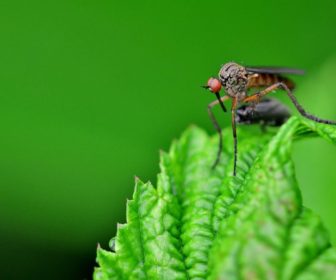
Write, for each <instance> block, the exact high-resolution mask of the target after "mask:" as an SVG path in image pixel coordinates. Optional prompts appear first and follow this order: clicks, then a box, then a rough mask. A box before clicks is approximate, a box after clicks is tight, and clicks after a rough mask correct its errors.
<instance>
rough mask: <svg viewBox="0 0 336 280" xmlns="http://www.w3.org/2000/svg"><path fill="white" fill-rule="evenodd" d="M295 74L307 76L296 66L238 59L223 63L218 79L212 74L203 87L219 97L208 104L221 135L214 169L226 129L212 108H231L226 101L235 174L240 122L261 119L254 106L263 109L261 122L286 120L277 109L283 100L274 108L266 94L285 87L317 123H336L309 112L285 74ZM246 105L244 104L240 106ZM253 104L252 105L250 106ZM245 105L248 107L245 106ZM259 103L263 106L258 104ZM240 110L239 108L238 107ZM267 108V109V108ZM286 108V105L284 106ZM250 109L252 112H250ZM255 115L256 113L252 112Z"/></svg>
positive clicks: (294, 102)
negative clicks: (246, 62)
mask: <svg viewBox="0 0 336 280" xmlns="http://www.w3.org/2000/svg"><path fill="white" fill-rule="evenodd" d="M286 74H293V75H303V74H304V71H303V70H300V69H292V68H282V67H244V66H242V65H239V64H237V63H235V62H229V63H226V64H224V65H223V66H222V68H221V69H220V70H219V73H218V79H217V78H213V77H211V78H210V79H209V80H208V83H207V85H205V86H203V88H205V89H208V90H209V91H210V92H212V93H213V94H215V96H216V98H217V100H215V101H213V102H211V103H210V104H209V105H208V113H209V117H210V119H211V121H212V123H213V125H214V127H215V129H216V130H217V132H218V134H219V146H218V151H217V156H216V160H215V161H214V164H213V166H212V168H215V167H216V166H217V164H218V163H219V161H220V156H221V152H222V146H223V139H222V129H221V127H220V125H219V123H218V121H217V119H216V117H215V115H214V113H213V111H212V109H213V107H214V106H216V105H218V104H219V105H220V106H221V108H222V110H223V111H224V112H227V109H226V107H225V105H224V102H225V101H227V100H229V99H231V100H232V104H231V123H232V134H233V140H234V141H233V143H234V147H233V149H234V166H233V176H236V173H237V153H238V147H237V132H236V123H244V122H245V123H246V121H247V122H250V123H256V122H257V120H258V117H257V116H253V113H252V111H253V108H255V109H256V108H259V111H260V110H261V111H260V112H259V115H260V117H259V121H266V122H267V121H268V120H269V119H273V120H275V121H276V120H277V119H278V120H280V123H281V122H282V121H283V118H284V117H286V116H285V113H284V111H282V112H279V114H278V113H276V111H273V110H275V109H276V108H278V109H279V108H280V107H279V102H276V103H274V102H273V104H274V105H276V106H275V107H274V108H273V109H272V108H271V105H272V103H271V104H270V103H268V105H267V103H266V102H265V101H264V99H263V98H264V97H265V96H266V95H267V94H269V93H271V92H273V91H275V90H279V89H281V90H284V91H285V92H286V93H287V95H288V97H289V98H290V100H291V101H292V103H293V104H294V106H295V107H296V109H297V110H298V111H299V113H300V114H301V115H302V116H304V117H305V118H308V119H310V120H313V121H315V122H319V123H325V124H333V125H335V124H336V122H335V121H331V120H326V119H321V118H319V117H316V116H314V115H312V114H310V113H308V112H307V111H306V110H305V109H304V108H303V107H302V106H301V105H300V104H299V102H298V101H297V99H296V97H295V96H294V94H293V93H292V91H293V89H294V87H295V84H294V82H293V81H292V80H290V79H289V78H287V77H284V76H283V75H286ZM222 87H223V88H224V90H225V92H226V95H223V96H222V97H221V96H220V94H219V92H220V90H221V89H222ZM251 89H258V91H257V92H255V93H250V92H249V91H250V90H251ZM241 104H243V106H240V105H241ZM246 104H250V105H251V106H247V105H246ZM244 106H245V107H244ZM258 106H259V107H258ZM260 106H266V108H267V110H266V111H265V110H263V109H261V108H262V107H260ZM237 109H238V110H237ZM264 109H265V108H264ZM282 109H283V108H282ZM247 111H250V112H249V113H247ZM244 113H247V115H248V117H247V119H245V121H244V116H243V115H244ZM251 114H252V115H251Z"/></svg>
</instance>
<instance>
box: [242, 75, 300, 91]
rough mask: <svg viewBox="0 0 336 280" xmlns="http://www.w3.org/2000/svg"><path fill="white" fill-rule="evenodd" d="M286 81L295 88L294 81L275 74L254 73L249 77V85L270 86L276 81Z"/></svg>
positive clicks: (250, 86) (288, 85)
mask: <svg viewBox="0 0 336 280" xmlns="http://www.w3.org/2000/svg"><path fill="white" fill-rule="evenodd" d="M279 82H282V83H285V84H286V86H287V87H288V88H289V89H294V87H295V85H294V83H293V82H292V81H291V80H290V79H288V78H285V77H282V76H279V75H273V74H254V75H252V76H251V77H250V78H249V81H248V84H247V87H248V88H252V87H268V86H271V85H273V84H275V83H279Z"/></svg>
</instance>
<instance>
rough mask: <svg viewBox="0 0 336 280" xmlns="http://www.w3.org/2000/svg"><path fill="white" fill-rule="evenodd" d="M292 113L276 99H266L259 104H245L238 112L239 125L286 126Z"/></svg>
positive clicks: (237, 121) (237, 120)
mask: <svg viewBox="0 0 336 280" xmlns="http://www.w3.org/2000/svg"><path fill="white" fill-rule="evenodd" d="M290 116H291V113H290V111H289V109H288V108H287V107H286V106H285V105H284V104H282V103H281V102H279V101H278V100H276V99H274V98H264V99H262V100H260V102H259V103H257V104H252V105H250V104H243V105H241V106H239V107H238V109H237V111H236V123H237V124H246V125H249V124H260V125H261V126H262V128H264V127H265V126H280V125H282V124H284V123H285V122H286V121H287V120H288V119H289V117H290Z"/></svg>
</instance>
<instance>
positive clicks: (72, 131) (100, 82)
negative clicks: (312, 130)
mask: <svg viewBox="0 0 336 280" xmlns="http://www.w3.org/2000/svg"><path fill="white" fill-rule="evenodd" d="M335 12H336V2H335V1H324V0H321V1H318V2H315V1H292V0H286V1H274V2H271V1H202V2H201V1H199V2H196V1H191V0H189V1H149V0H147V1H132V2H130V1H113V0H110V1H103V0H97V1H87V0H82V1H79V0H77V1H74V0H67V1H65V0H59V1H42V0H41V1H37V0H32V1H6V0H4V1H1V2H0V30H1V33H0V34H1V44H0V65H1V66H0V131H1V136H0V221H1V223H0V250H1V255H0V258H1V259H0V263H1V267H0V278H2V279H23V278H24V279H90V278H91V274H92V269H93V266H94V264H95V263H94V259H95V250H96V244H97V243H98V242H99V243H101V245H102V246H103V247H105V248H106V247H107V246H108V245H107V244H108V240H109V238H110V237H112V236H113V235H114V234H115V230H116V223H117V222H124V221H125V202H126V198H130V197H131V194H132V190H133V180H134V179H133V177H134V175H137V176H139V177H141V178H142V179H143V180H151V181H152V182H155V181H156V174H157V172H158V171H159V169H158V159H159V149H164V150H167V149H168V147H169V144H170V142H171V140H172V139H173V138H176V137H178V136H179V135H180V134H181V132H182V131H183V130H184V129H185V128H186V127H187V126H188V125H189V124H191V123H194V124H197V125H198V126H201V127H203V128H205V129H206V130H208V131H209V132H210V133H213V128H212V125H211V123H210V121H209V119H208V116H207V113H206V105H207V104H208V103H209V102H210V101H212V100H213V96H211V95H210V94H205V92H204V90H202V89H201V88H200V85H202V84H204V83H205V82H206V80H207V78H208V77H209V76H210V75H216V74H217V72H218V70H219V67H220V65H221V64H223V63H225V62H228V61H231V60H233V61H236V62H239V63H242V64H248V65H281V66H295V67H300V68H304V69H306V70H307V71H308V72H307V75H306V76H305V77H300V78H299V79H297V82H298V90H297V96H298V98H299V100H300V101H302V103H303V105H304V106H305V107H306V108H307V109H308V111H311V112H314V113H316V114H317V115H319V116H321V117H325V118H333V119H336V110H335V104H336V86H335V85H334V84H333V83H334V82H335V81H336V58H335V56H334V55H336V16H335ZM279 95H280V96H281V95H283V94H279ZM280 99H281V100H283V101H284V102H286V103H287V104H289V102H288V100H287V99H286V97H284V96H282V97H280ZM293 111H294V109H293ZM218 112H219V111H218ZM228 119H229V116H226V117H224V116H223V117H222V119H221V121H222V123H223V125H226V124H227V123H228V122H227V121H228ZM294 157H295V161H296V168H297V174H298V180H299V183H300V184H301V187H302V192H303V197H304V201H305V205H307V206H308V207H310V208H312V209H314V211H315V212H317V213H319V214H320V215H321V217H322V218H323V220H324V222H325V224H326V226H327V227H328V228H329V230H330V233H331V237H332V239H333V240H334V241H335V240H336V220H335V214H334V213H335V211H336V203H334V201H335V199H336V172H335V158H336V148H335V147H334V146H332V145H331V144H329V143H326V142H324V141H323V140H319V139H312V140H305V141H301V142H298V143H296V144H295V145H294Z"/></svg>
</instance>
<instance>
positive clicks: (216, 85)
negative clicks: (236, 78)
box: [208, 78, 222, 93]
mask: <svg viewBox="0 0 336 280" xmlns="http://www.w3.org/2000/svg"><path fill="white" fill-rule="evenodd" d="M208 87H209V89H210V91H212V92H213V93H216V92H219V91H220V90H221V88H222V85H221V83H220V81H219V80H218V79H215V78H210V79H209V80H208Z"/></svg>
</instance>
